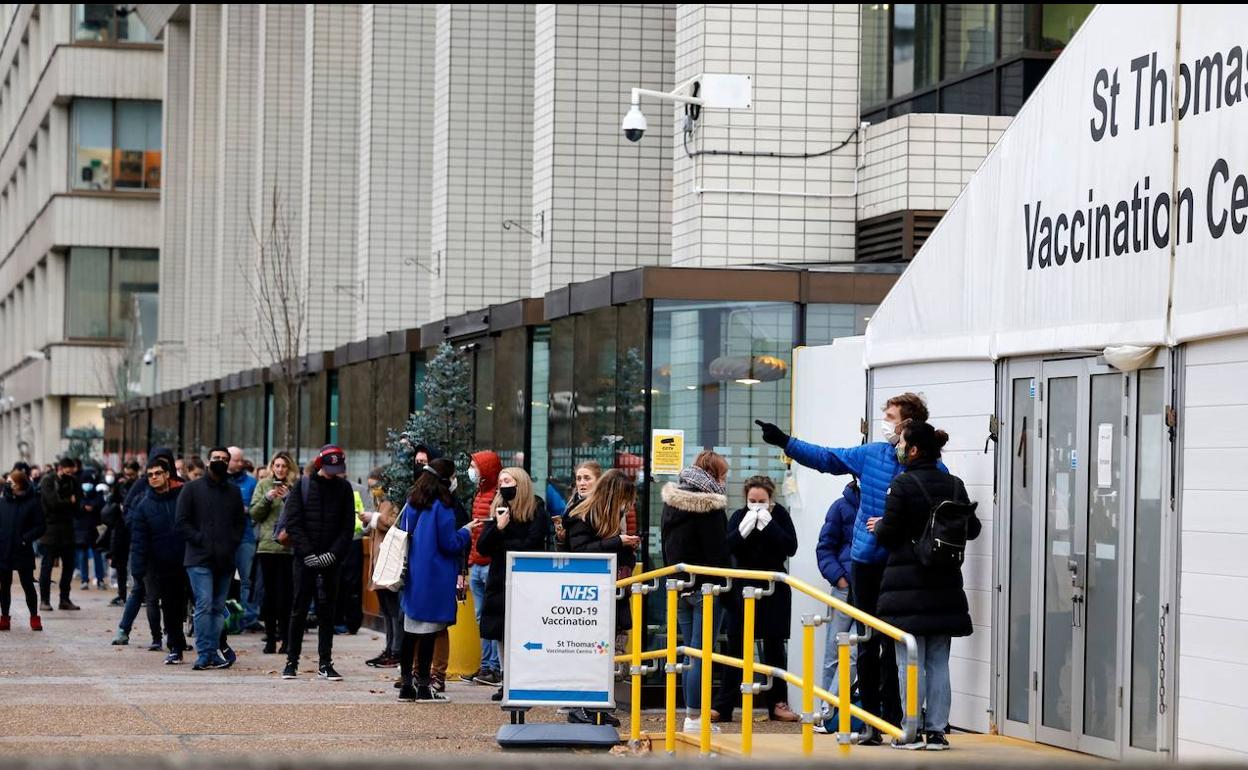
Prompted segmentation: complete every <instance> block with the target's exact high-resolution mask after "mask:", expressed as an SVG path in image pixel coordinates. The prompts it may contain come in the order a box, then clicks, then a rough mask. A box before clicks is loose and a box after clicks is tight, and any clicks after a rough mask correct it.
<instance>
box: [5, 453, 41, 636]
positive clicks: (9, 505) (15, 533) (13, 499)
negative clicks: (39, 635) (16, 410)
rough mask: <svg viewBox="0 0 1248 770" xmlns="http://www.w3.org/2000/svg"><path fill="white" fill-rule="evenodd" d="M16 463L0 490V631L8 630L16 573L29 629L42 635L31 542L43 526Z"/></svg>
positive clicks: (34, 496) (36, 501)
mask: <svg viewBox="0 0 1248 770" xmlns="http://www.w3.org/2000/svg"><path fill="white" fill-rule="evenodd" d="M29 467H30V466H27V465H25V464H23V463H19V464H18V465H17V466H14V468H13V471H12V473H10V474H9V479H8V481H9V483H8V484H5V485H3V487H2V488H0V631H8V630H9V624H10V620H9V605H10V603H11V591H12V586H13V573H14V572H16V573H17V578H18V581H19V582H20V583H21V585H22V592H23V593H25V595H26V609H27V611H29V612H30V629H31V630H32V631H42V630H43V624H42V622H41V621H40V618H39V606H38V604H37V602H38V596H37V595H36V593H35V551H34V544H35V541H36V540H38V539H39V537H40V536H41V535H42V534H43V532H44V529H45V525H44V521H43V509H42V508H41V507H40V504H39V495H38V493H37V492H36V490H35V489H34V486H33V485H32V484H31V482H30V477H28V476H27V475H26V469H27V468H29Z"/></svg>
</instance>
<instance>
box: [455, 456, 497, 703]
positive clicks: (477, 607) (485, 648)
mask: <svg viewBox="0 0 1248 770" xmlns="http://www.w3.org/2000/svg"><path fill="white" fill-rule="evenodd" d="M502 470H503V462H502V460H500V459H498V455H497V454H495V453H494V452H489V451H482V452H475V453H474V454H473V455H472V464H471V465H469V466H468V479H469V480H470V481H471V482H472V483H473V484H475V485H476V487H477V493H476V496H475V497H474V498H473V499H472V518H473V519H481V520H487V519H489V518H490V512H491V503H492V501H493V500H494V494H495V493H496V492H497V491H498V474H499V473H500V472H502ZM480 535H481V529H480V528H479V527H478V528H477V529H474V530H473V531H472V549H471V550H470V551H469V552H468V587H469V589H470V590H471V591H472V606H473V610H474V611H475V613H476V616H477V627H478V628H480V626H481V608H482V607H483V606H484V605H485V584H486V581H487V580H488V579H489V575H490V558H489V557H488V556H482V555H481V554H480V553H479V552H478V551H477V539H478V538H479V537H480ZM462 679H463V680H464V681H465V682H477V683H478V684H484V685H490V686H498V685H500V684H502V683H503V674H502V663H501V662H500V661H499V656H498V642H496V641H491V640H487V639H482V640H481V667H480V668H478V669H477V670H476V671H475V672H473V673H471V674H467V675H465V676H464V677H462Z"/></svg>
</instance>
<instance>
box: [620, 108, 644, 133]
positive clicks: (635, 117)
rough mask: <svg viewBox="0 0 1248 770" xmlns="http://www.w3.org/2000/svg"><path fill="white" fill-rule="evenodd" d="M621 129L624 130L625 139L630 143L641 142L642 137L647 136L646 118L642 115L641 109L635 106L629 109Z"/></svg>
mask: <svg viewBox="0 0 1248 770" xmlns="http://www.w3.org/2000/svg"><path fill="white" fill-rule="evenodd" d="M621 128H622V129H623V130H624V138H625V139H627V140H628V141H630V142H640V141H641V137H643V136H645V134H646V116H645V115H643V114H641V107H638V106H637V105H636V104H634V105H633V106H632V107H630V108H629V109H628V114H627V115H625V116H624V124H623V125H622V126H621Z"/></svg>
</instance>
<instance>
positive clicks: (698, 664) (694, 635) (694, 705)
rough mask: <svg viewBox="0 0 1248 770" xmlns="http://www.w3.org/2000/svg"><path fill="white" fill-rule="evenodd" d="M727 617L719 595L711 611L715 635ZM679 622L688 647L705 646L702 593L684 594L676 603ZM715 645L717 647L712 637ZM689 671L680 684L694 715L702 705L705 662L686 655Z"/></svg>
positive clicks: (687, 669) (682, 636) (686, 704)
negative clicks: (703, 641)
mask: <svg viewBox="0 0 1248 770" xmlns="http://www.w3.org/2000/svg"><path fill="white" fill-rule="evenodd" d="M723 618H724V603H723V601H722V597H716V602H715V608H714V609H713V610H712V611H711V626H712V627H713V628H714V629H715V632H714V635H715V636H719V624H720V621H722V620H723ZM676 625H677V627H679V629H680V638H681V639H682V640H683V643H684V646H686V647H696V648H699V649H701V647H702V594H701V593H691V594H685V595H683V596H681V597H680V601H679V602H677V603H676ZM711 646H712V647H714V646H715V642H714V640H711ZM684 663H685V665H686V666H688V667H687V668H686V669H685V673H684V674H683V675H682V677H681V681H680V686H681V687H682V688H684V691H685V708H686V709H687V710H688V711H689V713H690V714H692V713H693V712H695V711H698V710H699V709H701V708H702V661H700V660H698V659H697V658H690V657H686V658H685V660H684Z"/></svg>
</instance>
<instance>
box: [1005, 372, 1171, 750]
mask: <svg viewBox="0 0 1248 770" xmlns="http://www.w3.org/2000/svg"><path fill="white" fill-rule="evenodd" d="M1164 374H1165V370H1164V369H1162V368H1154V369H1145V370H1142V371H1140V372H1134V373H1123V372H1119V371H1117V370H1114V369H1112V368H1110V367H1108V366H1106V365H1104V364H1098V363H1097V362H1096V360H1095V359H1076V360H1063V361H1023V362H1011V363H1010V364H1009V365H1007V367H1006V368H1005V375H1006V376H1005V379H1004V381H1003V388H1002V397H1003V398H1002V402H1003V404H1004V412H1003V417H1004V420H1003V422H1004V424H1003V430H1002V437H1003V439H1005V438H1006V437H1008V440H1009V441H1010V444H1009V445H1008V455H1007V456H1005V457H1003V458H1002V462H1001V466H1000V467H1001V472H1002V473H1003V474H1005V475H1004V478H1003V480H1002V484H1001V485H1000V486H1001V487H1002V488H1004V489H1005V490H1007V493H1006V495H1005V498H1004V500H1003V505H1002V509H1001V510H1002V513H1003V514H1004V519H1005V521H1004V522H1003V523H1004V524H1005V526H1004V527H1003V532H1002V534H1001V535H1000V536H999V547H1000V548H1001V552H1002V553H1003V555H1004V557H1005V559H1004V563H1003V564H1002V565H1001V567H1000V572H999V573H998V574H999V579H1000V581H1001V583H1002V591H1001V592H1000V594H999V596H1000V602H999V615H998V617H999V623H1000V624H1001V626H1000V627H1001V628H1002V632H1001V633H1000V634H999V635H998V637H999V645H1000V646H999V648H998V650H999V656H1000V657H999V660H1000V661H1001V664H1000V665H999V666H998V671H997V681H998V682H999V687H998V691H997V698H998V703H999V704H1000V712H999V713H1000V714H1001V719H1000V724H1001V726H1002V731H1003V732H1004V733H1005V734H1007V735H1013V736H1016V737H1020V738H1027V739H1033V740H1039V741H1041V742H1044V743H1049V744H1052V745H1055V746H1062V747H1065V748H1069V749H1074V750H1077V751H1082V752H1087V753H1093V754H1098V755H1101V756H1106V757H1111V758H1120V757H1122V756H1123V755H1124V753H1126V752H1130V751H1133V750H1134V749H1138V748H1144V749H1145V750H1146V751H1148V750H1150V749H1151V750H1154V751H1155V750H1157V747H1158V746H1159V745H1160V741H1159V740H1158V738H1157V733H1158V730H1159V728H1158V720H1157V718H1156V716H1155V715H1156V713H1157V703H1156V700H1157V684H1158V683H1157V681H1156V679H1157V675H1158V669H1157V667H1156V665H1154V659H1153V657H1152V656H1153V655H1154V654H1155V651H1156V649H1157V645H1156V639H1155V637H1156V634H1157V627H1158V626H1157V623H1158V618H1159V614H1158V613H1159V607H1160V604H1161V602H1162V601H1163V600H1164V596H1163V594H1164V593H1165V592H1164V591H1163V590H1162V586H1161V585H1160V581H1159V574H1160V572H1161V570H1160V556H1161V551H1162V549H1161V545H1160V540H1161V535H1162V532H1163V527H1162V523H1161V519H1162V512H1161V511H1160V509H1161V507H1162V506H1161V505H1160V502H1161V498H1162V493H1161V490H1162V489H1163V487H1164V484H1165V478H1164V477H1165V472H1164V468H1165V467H1166V462H1165V456H1166V454H1167V450H1166V445H1167V443H1168V442H1167V441H1166V433H1165V428H1164V426H1163V424H1162V418H1161V415H1162V414H1163V412H1164V387H1163V384H1164ZM1006 448H1007V445H1005V443H1004V441H1003V442H1002V446H1001V449H1002V450H1004V449H1006ZM1124 703H1125V704H1126V705H1125V707H1124Z"/></svg>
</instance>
